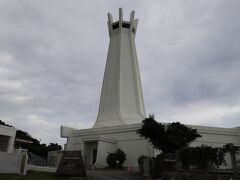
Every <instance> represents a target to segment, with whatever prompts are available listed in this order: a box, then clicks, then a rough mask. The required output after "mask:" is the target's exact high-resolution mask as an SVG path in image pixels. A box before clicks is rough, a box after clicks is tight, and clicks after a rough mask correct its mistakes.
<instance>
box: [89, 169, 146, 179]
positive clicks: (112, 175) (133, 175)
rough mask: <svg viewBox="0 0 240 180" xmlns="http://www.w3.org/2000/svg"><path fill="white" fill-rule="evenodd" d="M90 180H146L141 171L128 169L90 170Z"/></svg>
mask: <svg viewBox="0 0 240 180" xmlns="http://www.w3.org/2000/svg"><path fill="white" fill-rule="evenodd" d="M87 174H88V177H89V178H88V179H89V180H146V178H145V177H143V176H142V175H141V174H140V173H139V172H128V171H120V170H119V171H99V170H96V171H93V172H91V171H88V173H87Z"/></svg>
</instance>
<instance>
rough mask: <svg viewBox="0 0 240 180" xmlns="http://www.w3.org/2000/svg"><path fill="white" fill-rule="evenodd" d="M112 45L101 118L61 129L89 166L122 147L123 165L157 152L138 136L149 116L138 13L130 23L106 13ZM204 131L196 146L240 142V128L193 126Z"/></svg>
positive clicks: (68, 146)
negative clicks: (139, 53)
mask: <svg viewBox="0 0 240 180" xmlns="http://www.w3.org/2000/svg"><path fill="white" fill-rule="evenodd" d="M108 19H109V20H108V27H109V36H110V44H109V50H108V56H107V63H106V67H105V73H104V80H103V86H102V92H101V100H100V104H99V112H98V116H97V120H96V122H95V124H94V126H93V128H90V129H82V130H78V129H73V128H69V127H64V126H62V127H61V137H63V138H67V143H66V145H65V148H64V149H65V150H81V151H82V154H83V157H84V161H85V164H86V166H87V167H91V166H92V165H93V164H95V163H96V164H95V165H96V166H97V167H106V166H107V164H106V157H107V155H108V153H111V152H115V151H116V149H118V148H120V149H121V150H123V151H124V152H125V153H126V161H125V164H124V166H126V167H128V166H131V167H137V160H138V158H139V157H140V156H141V155H145V156H154V155H155V151H154V149H153V148H152V146H151V145H150V144H149V142H148V141H147V140H145V139H142V138H140V137H139V135H138V134H137V129H139V128H141V126H142V124H141V122H142V120H143V119H145V110H144V101H143V96H142V87H141V81H140V75H139V69H138V61H137V54H136V48H135V43H134V37H135V35H136V28H137V20H134V11H133V12H132V13H131V16H130V22H126V21H123V20H122V10H121V9H120V11H119V21H117V22H114V23H113V20H112V15H111V14H108ZM190 127H192V128H194V129H197V130H198V133H200V134H201V135H202V137H201V138H199V139H197V141H196V142H193V143H192V146H198V145H201V144H208V145H213V146H222V145H225V144H227V143H233V144H235V145H238V146H239V145H240V127H236V128H215V127H205V126H190Z"/></svg>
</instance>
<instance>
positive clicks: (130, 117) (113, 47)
mask: <svg viewBox="0 0 240 180" xmlns="http://www.w3.org/2000/svg"><path fill="white" fill-rule="evenodd" d="M134 15H135V12H134V11H132V12H131V15H130V21H123V12H122V9H121V8H120V9H119V20H118V21H116V22H113V17H112V15H111V14H110V13H108V30H109V37H110V43H109V49H108V55H107V62H106V67H105V72H104V78H103V85H102V92H101V98H100V104H99V111H98V116H97V120H96V122H95V124H94V126H93V127H94V128H97V127H107V126H116V125H124V124H133V123H140V122H141V121H142V120H143V119H144V118H145V108H144V101H143V95H142V86H141V80H140V74H139V68H138V60H137V52H136V47H135V35H136V29H137V22H138V20H137V19H134Z"/></svg>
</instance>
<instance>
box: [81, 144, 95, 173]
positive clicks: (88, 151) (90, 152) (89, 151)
mask: <svg viewBox="0 0 240 180" xmlns="http://www.w3.org/2000/svg"><path fill="white" fill-rule="evenodd" d="M97 150H98V142H97V141H87V142H85V143H84V156H85V166H86V168H88V169H90V168H91V167H92V165H93V164H95V163H96V161H97Z"/></svg>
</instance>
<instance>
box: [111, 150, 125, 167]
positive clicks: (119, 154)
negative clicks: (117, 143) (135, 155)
mask: <svg viewBox="0 0 240 180" xmlns="http://www.w3.org/2000/svg"><path fill="white" fill-rule="evenodd" d="M125 160H126V154H125V153H124V152H123V151H122V150H121V149H117V151H116V152H115V153H109V154H108V156H107V161H106V162H107V164H108V166H109V167H110V168H116V167H117V161H118V167H119V168H121V167H122V164H123V163H124V161H125Z"/></svg>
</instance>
